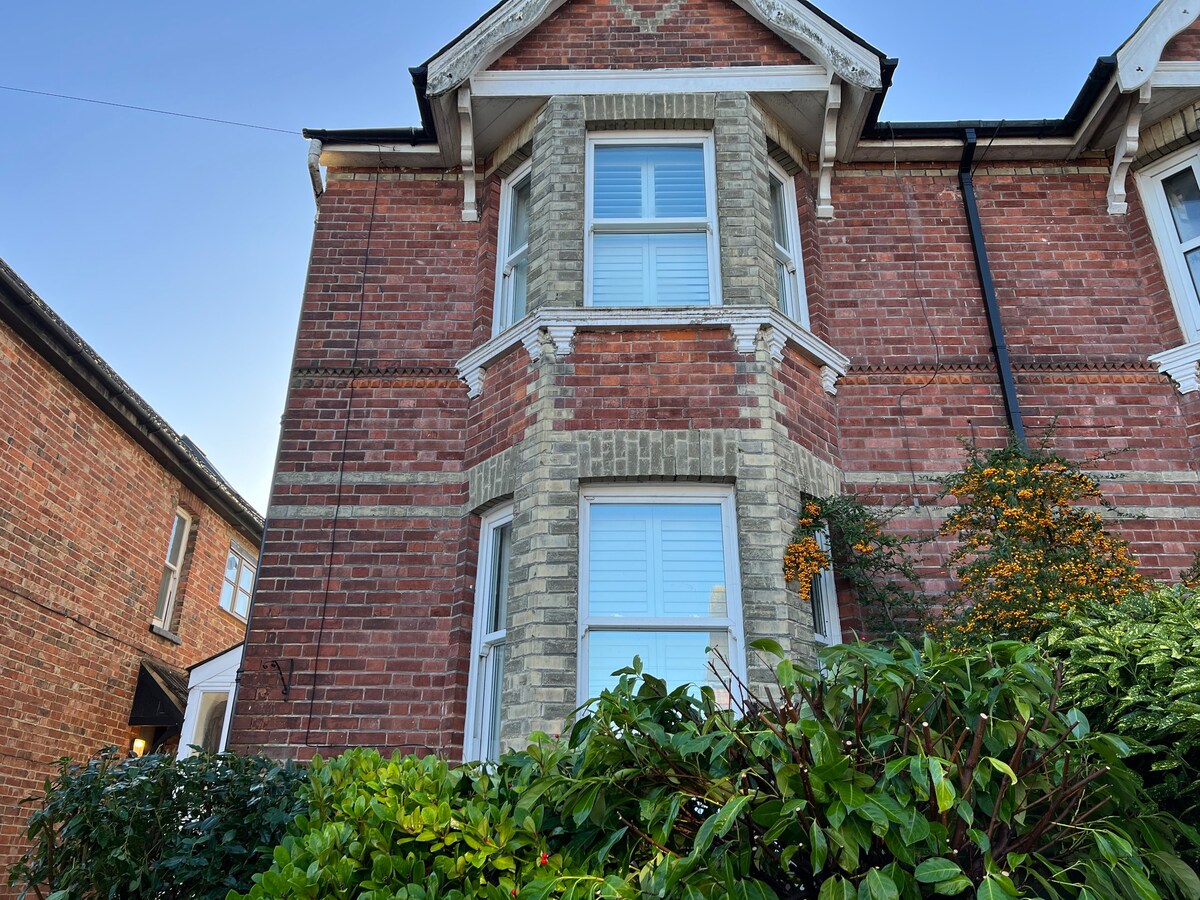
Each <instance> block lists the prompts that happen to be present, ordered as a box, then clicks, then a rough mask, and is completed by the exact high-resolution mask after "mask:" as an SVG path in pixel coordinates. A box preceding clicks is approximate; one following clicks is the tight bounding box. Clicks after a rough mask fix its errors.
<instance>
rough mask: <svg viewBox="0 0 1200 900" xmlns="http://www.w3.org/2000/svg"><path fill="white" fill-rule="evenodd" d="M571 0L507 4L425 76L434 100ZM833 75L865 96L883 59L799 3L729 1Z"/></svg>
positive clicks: (877, 84)
mask: <svg viewBox="0 0 1200 900" xmlns="http://www.w3.org/2000/svg"><path fill="white" fill-rule="evenodd" d="M565 2H569V0H508V2H506V3H504V4H502V5H501V6H499V7H498V8H497V9H496V10H495V11H494V12H492V13H491V14H490V15H488V16H486V17H485V18H484V19H483V20H482V21H481V22H479V23H478V24H477V25H476V26H475V27H474V28H472V29H471V30H470V31H469V32H467V33H466V34H465V35H463V36H462V37H461V38H460V39H459V40H457V41H455V42H454V44H452V45H451V46H450V47H448V48H446V49H445V50H444V51H442V52H441V53H440V54H438V55H437V56H436V57H434V59H432V60H430V62H429V64H428V72H427V91H428V94H429V96H430V97H440V96H442V95H444V94H447V93H448V92H450V91H453V90H454V89H455V88H457V87H459V86H461V85H463V84H465V83H466V82H467V81H468V80H470V79H471V78H472V77H473V76H474V75H475V74H476V73H477V72H480V71H482V70H483V69H485V68H487V67H488V66H489V65H491V64H492V63H493V62H495V61H496V60H497V59H499V58H500V57H501V56H502V55H504V53H506V52H507V51H508V50H509V49H511V48H512V47H513V46H515V45H516V44H517V42H518V41H520V40H521V38H523V37H525V35H527V34H529V32H531V31H533V29H534V28H536V27H537V26H538V25H540V24H541V23H542V22H543V21H545V20H546V19H547V18H548V17H549V16H551V15H552V14H553V13H554V12H556V11H557V10H558V9H559V8H560V7H561V6H562V5H563V4H564V3H565ZM730 2H733V3H735V4H736V5H737V6H739V7H741V8H742V9H744V10H745V11H746V12H747V13H749V14H750V15H751V16H753V17H754V18H755V19H757V20H758V21H759V22H761V23H762V24H763V26H764V27H766V28H768V29H769V30H771V31H773V32H774V33H775V34H777V35H779V36H780V37H781V38H783V39H784V40H785V41H787V42H788V43H789V44H791V45H792V46H793V47H795V48H796V49H797V50H798V51H799V52H801V53H803V54H805V55H806V56H809V57H812V58H813V59H814V61H815V62H819V63H821V64H822V65H823V66H824V67H825V68H826V69H827V70H828V72H829V73H830V74H831V75H836V76H838V77H839V78H841V79H842V80H844V81H846V82H847V83H849V84H852V85H854V86H856V87H860V88H863V89H864V90H871V91H874V90H880V89H881V88H882V86H883V76H882V72H881V65H880V59H879V56H878V54H877V53H876V52H875V51H874V50H872V49H871V48H870V47H868V46H866V45H864V44H862V43H860V42H858V41H855V40H853V39H852V38H850V37H848V36H847V35H846V34H844V33H843V32H842V31H840V30H839V29H838V28H836V27H834V26H833V25H831V24H830V23H829V22H828V21H826V20H825V19H824V18H822V17H821V16H820V15H819V14H817V13H816V12H815V11H813V10H812V9H810V8H809V7H807V6H805V5H804V4H802V3H798V2H796V0H730Z"/></svg>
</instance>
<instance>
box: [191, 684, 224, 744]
mask: <svg viewBox="0 0 1200 900" xmlns="http://www.w3.org/2000/svg"><path fill="white" fill-rule="evenodd" d="M208 696H211V695H206V696H205V699H207V698H208ZM219 696H220V698H221V699H219V700H217V701H215V702H213V703H212V704H211V705H210V706H209V707H208V709H207V711H206V713H205V716H204V721H203V722H201V723H200V728H199V729H198V731H199V733H200V741H199V744H200V746H201V747H203V748H204V749H205V750H207V751H208V752H209V753H217V752H218V751H220V749H221V732H222V731H223V730H224V729H225V709H226V707H227V706H228V705H229V697H228V695H227V694H221V695H219Z"/></svg>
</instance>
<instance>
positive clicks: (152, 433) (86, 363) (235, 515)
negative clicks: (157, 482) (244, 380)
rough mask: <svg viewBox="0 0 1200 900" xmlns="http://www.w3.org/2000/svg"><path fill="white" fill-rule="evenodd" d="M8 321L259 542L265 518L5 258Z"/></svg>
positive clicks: (0, 313) (2, 289)
mask: <svg viewBox="0 0 1200 900" xmlns="http://www.w3.org/2000/svg"><path fill="white" fill-rule="evenodd" d="M0 321H3V322H4V323H5V324H7V325H8V326H9V327H10V328H12V329H13V331H14V332H16V334H17V335H18V336H19V337H20V338H21V339H22V340H24V341H25V342H26V343H27V344H29V346H30V347H32V348H33V349H34V351H35V352H36V353H37V354H38V355H39V356H41V357H42V358H43V359H44V360H46V362H47V363H49V364H50V365H51V366H53V367H54V368H55V369H56V370H57V371H58V372H59V373H60V374H61V375H63V377H65V378H66V379H67V380H68V381H70V382H71V384H73V385H74V386H75V387H76V388H78V390H79V391H80V392H81V393H82V394H83V395H84V396H85V397H86V398H87V399H88V400H89V401H90V402H91V403H92V404H93V405H94V406H96V407H97V408H98V409H99V410H100V411H101V412H102V413H104V414H105V415H106V416H107V417H108V418H109V419H111V420H112V421H113V422H114V423H115V424H116V425H117V426H119V427H120V428H121V429H122V430H123V431H124V432H125V433H126V434H128V435H129V436H130V437H131V438H132V439H133V440H134V441H135V442H136V443H137V444H138V445H139V446H141V447H142V448H143V449H144V450H146V452H147V453H149V454H150V455H151V456H152V457H153V458H154V459H155V461H157V462H158V463H159V464H160V465H161V466H162V467H163V468H164V469H166V470H167V472H169V473H170V474H171V475H173V476H174V477H175V478H177V479H178V480H179V481H180V483H181V484H183V486H184V487H186V488H187V489H188V490H190V491H192V493H194V494H196V495H197V496H198V497H199V498H200V499H201V500H202V501H204V503H205V504H207V505H208V506H209V507H210V508H211V509H213V510H214V511H215V512H216V513H218V514H219V515H220V516H221V517H222V518H223V519H224V520H225V521H226V522H228V523H229V524H230V525H231V526H232V527H233V528H234V529H235V530H236V531H237V532H238V533H239V534H241V535H242V536H243V537H244V538H245V539H246V540H247V541H249V542H251V543H252V544H253V546H255V547H257V546H259V544H260V543H261V542H262V535H263V518H262V516H260V515H259V514H258V511H257V510H255V509H254V507H252V506H251V505H250V504H249V502H247V500H246V499H245V498H244V497H242V495H241V494H239V493H238V492H237V491H236V490H234V488H233V487H232V486H231V485H230V484H229V483H228V482H227V481H226V480H225V479H224V478H223V477H222V476H221V474H220V473H219V472H218V471H217V470H216V468H215V467H214V466H213V465H212V463H211V462H209V460H208V459H207V458H206V457H204V455H203V454H201V453H200V452H199V451H198V450H197V449H196V447H195V445H194V444H193V443H192V442H191V441H189V440H187V439H186V438H185V437H183V436H181V435H179V434H178V433H176V432H175V430H174V429H172V428H171V426H170V425H168V424H167V422H166V421H165V420H164V419H163V418H162V416H160V415H159V414H158V413H157V412H155V411H154V409H153V408H152V407H151V406H150V404H148V403H147V402H146V401H145V400H143V399H142V398H141V397H140V396H139V395H138V394H137V392H135V391H134V390H133V388H131V387H130V386H129V385H128V384H126V383H125V381H124V380H123V379H122V378H121V377H120V376H119V375H117V373H116V372H115V371H113V369H112V368H111V367H110V366H109V365H108V363H106V362H105V361H104V360H103V359H102V358H101V357H100V355H99V354H98V353H97V352H96V351H95V350H93V349H92V347H91V346H90V345H89V344H88V343H87V342H86V341H84V340H83V338H81V337H80V336H79V335H78V334H77V333H76V332H75V331H74V330H73V329H72V328H71V327H70V326H69V325H67V324H66V322H64V321H63V320H62V319H61V318H60V317H59V316H58V314H57V313H55V312H54V310H53V309H51V308H50V306H49V305H48V304H47V303H46V302H45V301H44V300H42V298H41V297H39V296H38V295H37V294H36V293H34V291H33V289H32V288H30V287H29V285H27V284H26V283H25V282H24V281H23V280H22V279H21V277H20V276H19V275H17V273H16V272H14V271H13V270H12V268H11V267H10V266H9V265H8V264H7V263H6V262H4V260H2V259H0Z"/></svg>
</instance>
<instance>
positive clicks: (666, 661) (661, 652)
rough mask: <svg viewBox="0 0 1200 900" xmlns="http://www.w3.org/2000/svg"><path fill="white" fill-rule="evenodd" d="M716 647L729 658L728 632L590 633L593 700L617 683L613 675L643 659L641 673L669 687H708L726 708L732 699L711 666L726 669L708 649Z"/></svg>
mask: <svg viewBox="0 0 1200 900" xmlns="http://www.w3.org/2000/svg"><path fill="white" fill-rule="evenodd" d="M707 647H713V648H716V649H717V650H719V651H720V653H721V655H722V656H723V657H724V658H725V659H729V633H728V632H727V631H594V630H593V631H591V632H589V634H588V684H587V691H588V695H589V696H588V697H587V698H584V699H590V698H591V697H596V696H598V695H599V693H600V692H601V691H602V690H604V689H605V688H611V687H613V686H614V685H615V684H616V683H617V678H616V677H615V676H613V675H612V673H613V672H615V671H616V670H618V669H622V668H625V667H626V666H628V665H630V664H632V663H633V658H634V656H640V657H641V658H642V670H643V671H644V672H646V673H647V674H649V675H653V676H655V677H656V678H661V679H663V680H664V681H665V682H666V683H667V685H668V686H669V687H672V688H675V687H679V686H680V685H682V684H692V685H696V686H697V687H700V686H704V685H707V686H709V687H711V688H712V689H713V690H715V691H716V692H717V700H718V702H720V703H722V704H725V705H727V704H728V703H729V696H728V694H727V693H726V692H725V691H724V689H723V688H722V687H721V686H720V683H719V682H718V680H717V677H716V675H715V674H714V673H713V672H712V671H711V670H710V669H709V663H710V662H712V663H713V665H715V666H716V668H717V671H718V672H720V673H721V674H722V675H724V674H725V667H724V666H723V665H722V664H721V661H720V660H719V659H717V657H716V656H715V655H714V654H710V653H707V652H706V650H705V648H707Z"/></svg>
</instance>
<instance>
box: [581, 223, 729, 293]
mask: <svg viewBox="0 0 1200 900" xmlns="http://www.w3.org/2000/svg"><path fill="white" fill-rule="evenodd" d="M592 246H593V250H594V259H593V260H592V305H593V306H697V305H700V306H703V305H707V304H708V302H709V284H708V235H707V234H704V233H701V232H696V233H684V234H598V235H596V237H595V240H594V241H593V243H592Z"/></svg>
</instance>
